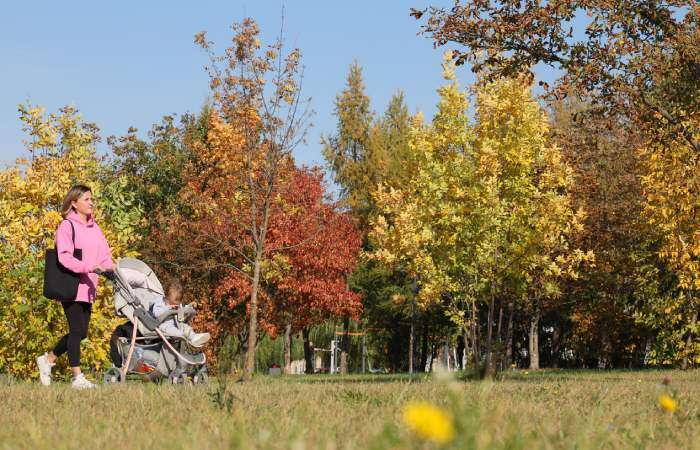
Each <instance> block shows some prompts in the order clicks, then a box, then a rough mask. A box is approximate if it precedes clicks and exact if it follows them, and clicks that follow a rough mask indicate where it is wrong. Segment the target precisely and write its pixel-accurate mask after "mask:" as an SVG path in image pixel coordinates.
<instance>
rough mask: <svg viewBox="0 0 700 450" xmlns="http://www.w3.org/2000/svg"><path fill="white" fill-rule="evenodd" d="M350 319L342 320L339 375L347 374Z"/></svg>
mask: <svg viewBox="0 0 700 450" xmlns="http://www.w3.org/2000/svg"><path fill="white" fill-rule="evenodd" d="M349 332H350V318H349V317H346V318H345V319H343V341H342V342H341V344H340V373H341V374H346V373H348V347H349V344H350V337H349V336H348V333H349Z"/></svg>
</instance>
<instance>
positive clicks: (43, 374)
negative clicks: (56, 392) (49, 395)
mask: <svg viewBox="0 0 700 450" xmlns="http://www.w3.org/2000/svg"><path fill="white" fill-rule="evenodd" d="M36 365H37V366H39V381H41V384H43V385H44V386H49V385H50V384H51V368H52V367H53V366H55V365H56V363H50V362H49V355H48V353H44V354H43V355H41V356H39V357H37V358H36Z"/></svg>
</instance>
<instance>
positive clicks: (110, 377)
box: [102, 367, 122, 384]
mask: <svg viewBox="0 0 700 450" xmlns="http://www.w3.org/2000/svg"><path fill="white" fill-rule="evenodd" d="M121 378H122V372H121V370H119V369H118V368H117V367H111V368H109V369H108V370H107V371H106V372H105V373H104V376H103V377H102V383H103V384H116V383H119V382H120V381H121Z"/></svg>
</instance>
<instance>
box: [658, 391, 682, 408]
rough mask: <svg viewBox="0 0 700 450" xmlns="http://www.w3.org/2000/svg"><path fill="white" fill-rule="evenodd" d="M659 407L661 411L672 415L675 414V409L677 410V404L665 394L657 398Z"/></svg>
mask: <svg viewBox="0 0 700 450" xmlns="http://www.w3.org/2000/svg"><path fill="white" fill-rule="evenodd" d="M659 406H661V409H663V410H664V411H668V412H670V413H674V412H676V409H678V402H677V401H675V400H674V399H672V398H671V396H669V395H667V394H661V395H660V396H659Z"/></svg>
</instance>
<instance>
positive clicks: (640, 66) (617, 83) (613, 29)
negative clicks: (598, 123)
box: [411, 0, 700, 153]
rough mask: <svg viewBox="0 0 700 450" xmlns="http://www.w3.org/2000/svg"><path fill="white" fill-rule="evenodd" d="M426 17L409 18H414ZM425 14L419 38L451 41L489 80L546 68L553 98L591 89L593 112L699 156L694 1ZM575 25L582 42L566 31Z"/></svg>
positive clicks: (471, 5)
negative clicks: (658, 132)
mask: <svg viewBox="0 0 700 450" xmlns="http://www.w3.org/2000/svg"><path fill="white" fill-rule="evenodd" d="M426 11H427V10H422V11H419V10H416V9H412V12H411V14H412V15H413V16H414V17H416V18H417V19H421V18H422V16H423V15H424V13H425V12H426ZM427 12H428V18H427V21H426V22H424V25H423V27H422V31H423V32H424V33H425V34H426V35H427V36H429V37H430V38H431V39H433V40H434V42H435V44H436V45H438V46H441V45H447V44H456V45H457V46H458V47H459V48H457V49H455V50H454V52H453V57H454V58H455V60H456V62H457V64H463V63H467V62H468V63H471V64H472V70H474V71H475V72H479V73H480V72H482V71H486V72H487V73H489V74H490V76H492V77H500V76H514V75H516V74H520V73H523V72H527V71H530V70H531V69H532V68H533V67H535V66H536V65H537V64H544V65H547V66H551V67H553V68H555V69H557V70H560V71H561V72H562V73H563V75H562V77H561V78H560V79H559V80H557V84H556V86H553V87H552V91H551V93H552V94H554V95H555V96H558V97H562V96H564V95H566V94H568V93H570V92H571V91H572V89H573V91H575V92H583V93H586V92H594V93H595V95H594V96H593V97H592V101H593V102H594V103H595V104H596V105H598V106H600V108H599V109H597V110H592V112H596V113H600V112H603V113H604V114H606V115H623V116H628V117H629V116H631V117H632V118H633V119H634V120H635V121H637V122H640V123H643V124H646V125H661V126H662V127H663V128H664V129H665V130H666V132H667V133H669V134H671V135H673V136H675V137H676V138H677V139H679V140H683V141H685V142H686V144H687V145H690V146H691V148H693V150H694V151H695V152H696V153H697V152H700V143H699V142H698V140H697V138H696V136H694V135H693V131H692V125H691V124H690V122H689V120H690V119H691V118H692V117H693V116H694V115H696V114H697V111H698V104H700V103H699V102H698V101H697V95H698V91H699V89H700V81H699V80H700V59H699V58H700V52H698V38H697V37H698V18H699V17H700V16H699V15H700V7H699V6H698V5H697V3H696V2H693V1H687V0H681V1H674V2H659V1H636V0H625V1H622V2H611V1H601V2H586V1H579V0H566V1H560V2H555V3H551V2H546V3H539V2H530V3H527V4H523V3H522V2H519V1H516V0H507V1H504V2H499V3H489V2H471V1H468V2H461V1H455V5H454V7H453V8H451V9H449V10H447V9H445V8H439V7H431V8H429V11H427ZM581 20H585V30H584V33H583V34H582V35H580V34H579V33H574V30H573V22H574V21H581ZM669 54H675V55H676V58H675V60H674V63H675V64H674V65H673V66H671V65H668V64H659V61H663V60H665V59H666V58H667V55H669ZM669 74H676V75H677V76H675V77H674V78H675V79H674V81H675V82H676V83H674V84H675V87H674V88H672V89H665V88H667V87H668V86H666V81H667V80H668V78H669V77H668V76H667V75H669ZM678 81H682V82H680V83H678Z"/></svg>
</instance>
